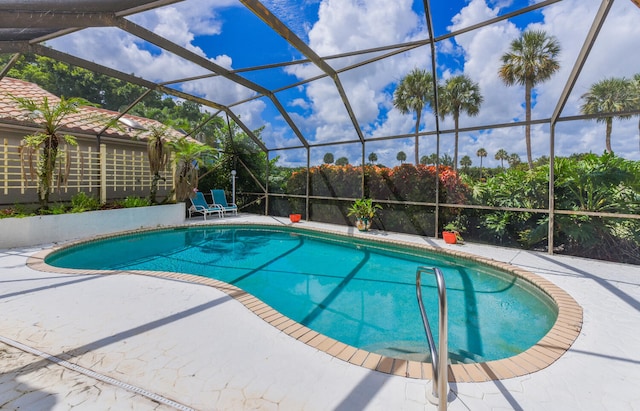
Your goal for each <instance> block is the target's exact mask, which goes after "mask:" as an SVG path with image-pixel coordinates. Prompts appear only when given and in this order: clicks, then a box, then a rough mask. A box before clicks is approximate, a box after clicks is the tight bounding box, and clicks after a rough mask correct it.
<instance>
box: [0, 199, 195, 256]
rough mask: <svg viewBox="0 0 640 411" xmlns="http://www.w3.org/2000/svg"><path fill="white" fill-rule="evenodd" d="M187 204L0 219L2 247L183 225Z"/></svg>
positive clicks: (0, 243) (0, 244)
mask: <svg viewBox="0 0 640 411" xmlns="http://www.w3.org/2000/svg"><path fill="white" fill-rule="evenodd" d="M184 221H185V205H184V203H178V204H167V205H158V206H151V207H135V208H120V209H115V210H102V211H87V212H84V213H74V214H59V215H45V216H34V217H25V218H3V219H0V248H13V247H23V246H31V245H39V244H50V243H60V242H65V241H70V240H75V239H81V238H87V237H91V236H97V235H102V234H111V233H117V232H120V231H127V230H135V229H138V228H152V227H160V226H171V225H177V224H183V223H184Z"/></svg>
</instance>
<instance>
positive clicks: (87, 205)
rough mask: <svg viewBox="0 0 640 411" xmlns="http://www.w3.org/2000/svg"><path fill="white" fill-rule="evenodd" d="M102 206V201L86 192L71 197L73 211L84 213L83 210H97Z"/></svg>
mask: <svg viewBox="0 0 640 411" xmlns="http://www.w3.org/2000/svg"><path fill="white" fill-rule="evenodd" d="M99 208H100V201H99V200H98V199H97V198H95V197H92V196H88V195H87V194H86V193H84V192H82V191H81V192H79V193H78V194H76V195H74V196H73V197H71V210H70V211H71V212H72V213H82V212H83V211H91V210H97V209H99Z"/></svg>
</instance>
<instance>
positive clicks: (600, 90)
mask: <svg viewBox="0 0 640 411" xmlns="http://www.w3.org/2000/svg"><path fill="white" fill-rule="evenodd" d="M580 98H581V99H582V100H583V101H584V103H583V104H582V106H580V112H581V113H582V114H587V115H589V114H603V113H608V114H607V115H605V116H604V117H597V118H596V121H597V122H598V123H605V124H606V137H605V138H606V140H605V145H606V149H607V152H608V153H611V130H612V128H613V127H612V125H613V118H614V117H617V118H620V119H625V118H629V117H631V116H630V115H624V116H616V115H614V114H611V113H615V112H617V111H624V110H626V109H629V108H630V107H631V103H632V101H633V100H632V95H631V85H630V82H629V81H627V80H626V79H624V78H615V77H611V78H607V79H604V80H600V81H598V82H597V83H594V84H592V85H591V87H590V88H589V91H588V92H586V93H585V94H583V95H582V96H581V97H580Z"/></svg>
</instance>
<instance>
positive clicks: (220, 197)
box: [211, 189, 238, 215]
mask: <svg viewBox="0 0 640 411" xmlns="http://www.w3.org/2000/svg"><path fill="white" fill-rule="evenodd" d="M211 197H213V204H215V205H219V206H220V207H222V212H223V213H225V214H226V213H229V212H231V213H233V214H235V215H238V206H237V205H235V204H234V203H227V197H226V196H225V194H224V190H216V189H214V190H211Z"/></svg>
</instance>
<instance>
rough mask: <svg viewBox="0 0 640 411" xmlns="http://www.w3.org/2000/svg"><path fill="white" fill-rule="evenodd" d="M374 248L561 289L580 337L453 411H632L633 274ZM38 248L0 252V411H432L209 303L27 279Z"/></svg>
mask: <svg viewBox="0 0 640 411" xmlns="http://www.w3.org/2000/svg"><path fill="white" fill-rule="evenodd" d="M231 219H232V220H233V221H234V222H238V221H247V222H249V221H250V222H270V223H273V222H282V223H283V224H289V221H288V219H284V218H281V219H276V218H270V217H261V216H246V215H245V216H239V217H233V218H229V219H225V220H227V221H228V220H231ZM225 220H217V219H216V220H213V221H212V220H209V221H207V223H217V222H220V221H222V222H224V221H225ZM189 223H193V224H200V223H201V220H198V221H196V220H193V221H191V222H189ZM305 225H307V226H314V227H326V228H329V229H331V230H333V231H340V230H341V231H344V232H348V231H350V230H353V228H350V227H341V226H328V225H324V224H319V223H312V222H303V223H301V224H300V226H301V227H303V226H305ZM2 235H6V233H3V234H2ZM371 235H384V236H386V237H388V238H397V239H400V240H403V241H413V242H421V243H425V242H427V243H429V244H432V245H434V246H437V247H443V248H454V249H460V250H463V251H465V252H468V253H472V254H477V255H480V256H484V257H490V258H493V259H495V260H498V261H504V262H508V263H511V264H513V265H515V266H519V267H523V268H525V269H527V270H529V271H532V272H534V273H536V274H538V275H541V276H542V277H544V278H546V279H548V280H550V281H552V282H553V283H555V284H556V285H558V286H560V287H561V288H563V289H564V290H565V291H567V292H568V293H569V294H570V295H571V296H572V297H573V298H574V299H576V300H577V302H578V303H579V304H580V305H581V306H582V308H583V310H584V323H583V327H582V331H581V334H580V336H579V337H578V339H577V340H576V342H575V343H574V344H573V346H572V347H571V348H570V349H569V351H568V352H567V353H565V354H564V355H563V356H562V357H561V358H560V359H559V360H558V361H556V362H555V363H553V364H552V365H551V366H549V367H547V368H545V369H543V370H541V371H538V372H535V373H533V374H529V375H526V376H522V377H516V378H511V379H506V380H499V381H491V382H484V383H455V384H452V386H451V388H452V390H453V391H454V392H455V393H456V397H455V398H454V399H453V401H452V402H450V403H449V409H450V410H474V411H475V410H545V411H548V410H551V411H553V410H594V411H595V410H612V411H613V410H616V411H617V410H640V390H639V389H638V387H640V349H639V348H638V347H640V267H638V266H631V265H623V264H612V263H604V262H599V261H594V260H586V259H579V258H571V257H562V256H550V255H548V254H543V253H535V252H528V251H522V250H516V249H505V248H498V247H489V246H483V245H476V244H465V245H463V246H459V245H447V244H444V242H443V241H441V240H436V239H432V238H424V237H416V236H409V235H402V234H393V233H372V234H371ZM458 247H459V248H458ZM43 248H46V246H41V247H40V246H39V247H28V248H19V249H9V250H0V284H1V287H0V373H1V375H0V409H3V410H14V409H20V410H69V409H74V410H109V409H112V410H124V409H132V410H156V409H158V410H167V409H185V410H187V409H195V410H345V411H346V410H385V411H386V410H434V409H436V407H435V406H434V405H432V404H429V403H428V402H427V401H426V399H425V398H426V394H427V392H428V391H430V390H431V383H430V382H429V381H422V380H416V379H409V378H405V377H400V376H393V375H388V374H382V373H379V372H376V371H371V370H367V369H364V368H361V367H358V366H355V365H352V364H350V363H347V362H345V361H342V360H340V359H337V358H335V357H332V356H330V355H328V354H326V353H324V352H321V351H318V350H317V349H314V348H312V347H310V346H308V345H306V344H304V343H301V342H300V341H297V340H295V339H293V338H291V337H290V336H288V335H286V334H284V333H282V332H281V331H279V330H278V329H277V328H275V327H273V326H271V325H270V324H267V323H266V322H264V321H263V320H262V319H260V318H259V317H257V316H256V315H255V314H254V313H252V312H251V311H249V310H247V309H246V307H244V306H243V305H242V304H241V303H239V302H238V301H236V300H234V299H232V298H231V297H229V296H228V295H226V294H224V293H222V292H220V291H218V290H217V289H214V288H212V287H207V286H203V285H198V284H192V283H188V282H184V281H179V280H171V279H166V278H155V277H148V276H141V275H135V274H132V275H126V274H125V275H77V274H54V273H49V272H39V271H35V270H33V269H31V268H29V267H27V266H26V261H27V259H28V257H29V256H30V255H33V254H34V253H36V252H38V251H40V250H42V249H43ZM450 308H451V307H450Z"/></svg>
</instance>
